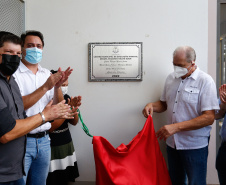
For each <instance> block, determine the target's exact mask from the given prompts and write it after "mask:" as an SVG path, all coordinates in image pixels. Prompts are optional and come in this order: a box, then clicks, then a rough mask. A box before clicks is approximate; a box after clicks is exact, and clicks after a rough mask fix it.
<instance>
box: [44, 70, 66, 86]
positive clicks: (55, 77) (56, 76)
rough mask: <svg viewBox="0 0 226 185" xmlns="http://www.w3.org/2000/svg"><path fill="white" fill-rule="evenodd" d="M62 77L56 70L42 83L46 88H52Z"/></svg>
mask: <svg viewBox="0 0 226 185" xmlns="http://www.w3.org/2000/svg"><path fill="white" fill-rule="evenodd" d="M61 78H62V74H61V72H57V73H55V74H51V75H50V77H49V78H48V79H47V80H46V82H45V83H44V85H43V86H44V87H45V88H47V90H50V89H52V88H53V87H54V86H55V85H56V84H57V83H58V82H59V81H60V79H61Z"/></svg>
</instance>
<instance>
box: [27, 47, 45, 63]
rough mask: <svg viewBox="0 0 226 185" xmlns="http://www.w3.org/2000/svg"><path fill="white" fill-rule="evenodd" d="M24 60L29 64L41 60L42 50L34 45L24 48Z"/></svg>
mask: <svg viewBox="0 0 226 185" xmlns="http://www.w3.org/2000/svg"><path fill="white" fill-rule="evenodd" d="M25 60H26V61H28V62H29V63H31V64H37V63H39V62H40V61H41V60H42V50H41V49H38V48H36V47H34V48H26V56H25Z"/></svg>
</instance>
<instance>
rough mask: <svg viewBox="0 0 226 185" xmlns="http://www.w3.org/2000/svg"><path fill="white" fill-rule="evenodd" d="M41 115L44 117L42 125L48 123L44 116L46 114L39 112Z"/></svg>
mask: <svg viewBox="0 0 226 185" xmlns="http://www.w3.org/2000/svg"><path fill="white" fill-rule="evenodd" d="M39 114H40V115H41V117H42V124H44V123H45V122H46V118H45V116H44V114H43V113H42V112H39Z"/></svg>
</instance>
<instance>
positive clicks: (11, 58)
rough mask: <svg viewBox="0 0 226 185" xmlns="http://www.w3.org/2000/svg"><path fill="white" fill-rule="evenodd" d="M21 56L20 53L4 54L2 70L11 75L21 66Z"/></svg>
mask: <svg viewBox="0 0 226 185" xmlns="http://www.w3.org/2000/svg"><path fill="white" fill-rule="evenodd" d="M19 64H20V57H19V56H18V55H7V54H2V63H1V64H0V71H1V72H2V73H3V74H4V75H6V76H11V75H12V74H13V73H14V72H15V71H16V70H17V68H18V67H19Z"/></svg>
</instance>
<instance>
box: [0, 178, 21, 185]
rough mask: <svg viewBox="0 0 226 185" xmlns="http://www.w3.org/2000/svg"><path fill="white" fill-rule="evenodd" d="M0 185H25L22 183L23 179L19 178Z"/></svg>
mask: <svg viewBox="0 0 226 185" xmlns="http://www.w3.org/2000/svg"><path fill="white" fill-rule="evenodd" d="M0 185H25V183H24V179H23V178H21V179H18V180H16V181H11V182H0Z"/></svg>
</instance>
